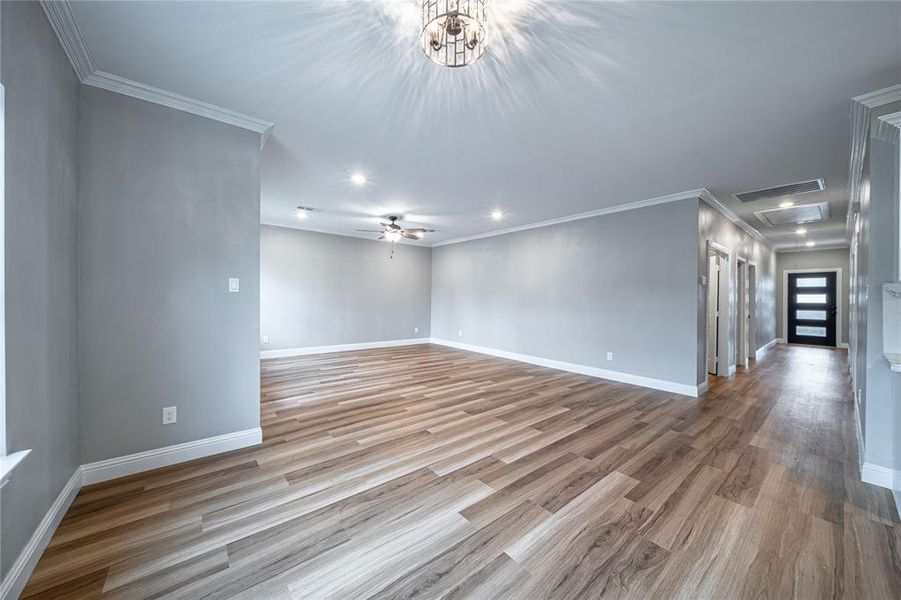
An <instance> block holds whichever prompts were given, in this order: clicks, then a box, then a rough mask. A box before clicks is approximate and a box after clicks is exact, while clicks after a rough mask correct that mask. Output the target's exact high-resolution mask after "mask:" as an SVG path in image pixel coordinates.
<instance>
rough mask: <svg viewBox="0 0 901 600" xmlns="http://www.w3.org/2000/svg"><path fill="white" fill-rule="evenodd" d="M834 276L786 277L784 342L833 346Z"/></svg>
mask: <svg viewBox="0 0 901 600" xmlns="http://www.w3.org/2000/svg"><path fill="white" fill-rule="evenodd" d="M835 301H836V298H835V272H833V271H824V272H822V273H789V274H788V302H787V306H788V335H787V338H788V342H789V343H790V344H814V345H817V346H835V316H836V306H835Z"/></svg>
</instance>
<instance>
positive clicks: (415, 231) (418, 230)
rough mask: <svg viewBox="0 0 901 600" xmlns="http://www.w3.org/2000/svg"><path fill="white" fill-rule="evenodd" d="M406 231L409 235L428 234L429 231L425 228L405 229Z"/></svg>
mask: <svg viewBox="0 0 901 600" xmlns="http://www.w3.org/2000/svg"><path fill="white" fill-rule="evenodd" d="M404 231H406V232H407V233H426V232H427V231H428V229H425V228H423V227H411V228H408V229H404Z"/></svg>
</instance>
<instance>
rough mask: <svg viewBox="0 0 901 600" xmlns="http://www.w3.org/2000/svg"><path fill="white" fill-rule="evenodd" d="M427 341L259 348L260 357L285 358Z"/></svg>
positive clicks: (416, 339) (421, 339) (411, 340)
mask: <svg viewBox="0 0 901 600" xmlns="http://www.w3.org/2000/svg"><path fill="white" fill-rule="evenodd" d="M428 343H429V338H412V339H406V340H384V341H381V342H362V343H359V344H337V345H335V346H306V347H304V348H285V349H283V350H261V351H260V358H287V357H289V356H306V355H307V354H327V353H329V352H348V351H350V350H369V349H371V348H395V347H398V346H414V345H416V344H428Z"/></svg>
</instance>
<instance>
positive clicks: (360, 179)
mask: <svg viewBox="0 0 901 600" xmlns="http://www.w3.org/2000/svg"><path fill="white" fill-rule="evenodd" d="M350 182H351V183H352V184H354V185H366V174H365V173H360V172H359V171H358V172H356V173H351V175H350Z"/></svg>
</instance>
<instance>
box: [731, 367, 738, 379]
mask: <svg viewBox="0 0 901 600" xmlns="http://www.w3.org/2000/svg"><path fill="white" fill-rule="evenodd" d="M737 370H738V367H736V366H735V365H729V376H730V377H731V376H732V375H735V371H737Z"/></svg>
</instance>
